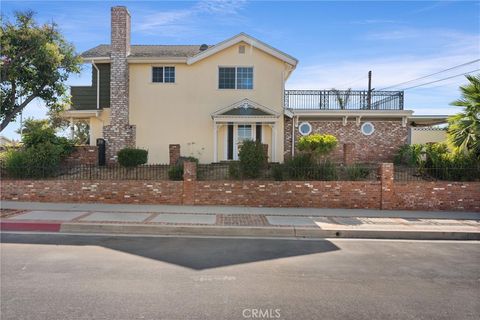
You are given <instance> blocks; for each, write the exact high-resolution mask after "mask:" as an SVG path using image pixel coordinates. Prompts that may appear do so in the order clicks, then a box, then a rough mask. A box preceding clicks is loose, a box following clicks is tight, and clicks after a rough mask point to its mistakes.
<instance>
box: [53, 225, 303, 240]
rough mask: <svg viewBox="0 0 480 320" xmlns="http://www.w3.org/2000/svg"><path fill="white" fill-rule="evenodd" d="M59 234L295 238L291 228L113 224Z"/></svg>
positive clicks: (68, 228)
mask: <svg viewBox="0 0 480 320" xmlns="http://www.w3.org/2000/svg"><path fill="white" fill-rule="evenodd" d="M60 232H65V233H113V234H115V233H122V234H125V233H127V234H153V235H192V236H233V237H254V236H257V237H295V229H294V228H293V227H240V226H193V225H188V226H187V225H181V226H179V225H134V224H115V223H109V224H96V223H63V224H62V227H61V229H60Z"/></svg>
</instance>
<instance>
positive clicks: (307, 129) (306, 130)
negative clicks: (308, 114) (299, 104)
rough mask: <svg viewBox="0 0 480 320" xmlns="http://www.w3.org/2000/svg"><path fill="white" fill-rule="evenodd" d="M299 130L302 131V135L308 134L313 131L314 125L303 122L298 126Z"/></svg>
mask: <svg viewBox="0 0 480 320" xmlns="http://www.w3.org/2000/svg"><path fill="white" fill-rule="evenodd" d="M298 132H300V134H301V135H302V136H307V135H309V134H310V133H311V132H312V125H311V124H310V123H308V122H302V123H301V124H300V125H299V126H298Z"/></svg>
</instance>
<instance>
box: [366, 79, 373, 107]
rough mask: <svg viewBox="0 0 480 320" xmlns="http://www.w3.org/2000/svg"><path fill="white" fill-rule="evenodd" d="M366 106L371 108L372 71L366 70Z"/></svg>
mask: <svg viewBox="0 0 480 320" xmlns="http://www.w3.org/2000/svg"><path fill="white" fill-rule="evenodd" d="M367 107H368V109H369V110H370V109H371V108H372V71H368V92H367Z"/></svg>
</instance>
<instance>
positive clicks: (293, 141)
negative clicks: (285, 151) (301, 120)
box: [292, 115, 295, 158]
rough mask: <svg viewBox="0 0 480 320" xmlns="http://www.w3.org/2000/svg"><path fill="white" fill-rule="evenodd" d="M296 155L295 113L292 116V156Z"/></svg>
mask: <svg viewBox="0 0 480 320" xmlns="http://www.w3.org/2000/svg"><path fill="white" fill-rule="evenodd" d="M294 156H295V115H294V116H293V117H292V158H293V157H294Z"/></svg>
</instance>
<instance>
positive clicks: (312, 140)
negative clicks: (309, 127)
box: [298, 133, 338, 157]
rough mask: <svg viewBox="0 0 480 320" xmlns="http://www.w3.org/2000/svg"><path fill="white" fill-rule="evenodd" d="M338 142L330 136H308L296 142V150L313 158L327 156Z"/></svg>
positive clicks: (316, 134)
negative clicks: (313, 156)
mask: <svg viewBox="0 0 480 320" xmlns="http://www.w3.org/2000/svg"><path fill="white" fill-rule="evenodd" d="M337 143H338V140H337V138H336V137H335V136H332V135H331V134H318V133H315V134H310V135H308V136H303V137H301V138H300V139H299V140H298V149H299V150H300V151H303V152H306V153H308V154H311V155H315V156H317V157H318V156H324V155H327V154H329V153H330V152H331V151H332V150H333V149H335V147H336V146H337Z"/></svg>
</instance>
